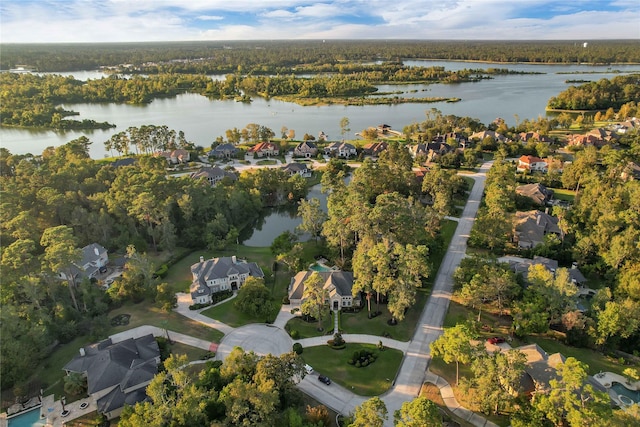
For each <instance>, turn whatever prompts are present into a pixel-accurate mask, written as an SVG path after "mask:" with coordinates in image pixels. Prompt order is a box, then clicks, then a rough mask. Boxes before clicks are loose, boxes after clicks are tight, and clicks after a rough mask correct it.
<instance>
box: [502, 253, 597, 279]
mask: <svg viewBox="0 0 640 427" xmlns="http://www.w3.org/2000/svg"><path fill="white" fill-rule="evenodd" d="M498 261H499V262H506V263H508V264H509V267H511V269H512V270H513V271H515V272H516V273H521V274H522V275H523V276H524V278H525V279H526V277H527V273H528V272H529V267H530V266H532V265H542V266H544V268H546V269H547V270H549V271H550V272H552V273H555V272H556V271H557V270H558V268H560V267H559V265H558V261H556V260H554V259H550V258H545V257H542V256H537V255H536V256H534V257H533V259H529V258H521V257H516V256H506V257H502V258H498ZM568 272H569V279H570V280H571V283H573V284H575V285H576V286H583V285H584V284H585V283H586V282H587V279H586V278H585V277H584V275H583V274H582V272H581V271H580V270H579V269H578V265H577V264H576V263H574V264H573V265H572V266H571V268H570V269H568Z"/></svg>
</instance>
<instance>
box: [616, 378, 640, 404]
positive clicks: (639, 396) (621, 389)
mask: <svg viewBox="0 0 640 427" xmlns="http://www.w3.org/2000/svg"><path fill="white" fill-rule="evenodd" d="M611 389H612V390H613V391H615V392H616V393H618V396H626V397H628V398H629V399H631V400H633V401H634V402H635V403H640V391H634V390H629V389H628V388H626V387H625V386H624V384H620V383H618V382H615V381H614V382H612V383H611Z"/></svg>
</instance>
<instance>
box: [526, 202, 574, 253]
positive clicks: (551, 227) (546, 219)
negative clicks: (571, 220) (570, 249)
mask: <svg viewBox="0 0 640 427" xmlns="http://www.w3.org/2000/svg"><path fill="white" fill-rule="evenodd" d="M547 234H555V235H557V236H558V237H559V238H560V239H562V238H563V237H564V235H563V233H562V230H560V227H559V226H558V218H556V217H554V216H551V215H549V214H547V213H546V212H541V211H537V210H532V211H527V212H516V215H515V221H514V241H515V242H516V243H517V244H518V247H520V248H525V249H530V248H535V247H536V246H538V245H541V244H542V243H544V236H546V235H547Z"/></svg>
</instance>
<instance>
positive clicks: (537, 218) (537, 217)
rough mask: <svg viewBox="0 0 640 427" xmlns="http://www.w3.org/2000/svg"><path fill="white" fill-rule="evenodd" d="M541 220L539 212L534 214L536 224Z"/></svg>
mask: <svg viewBox="0 0 640 427" xmlns="http://www.w3.org/2000/svg"><path fill="white" fill-rule="evenodd" d="M541 220H542V215H540V213H538V214H537V215H536V224H538V225H540V221H541Z"/></svg>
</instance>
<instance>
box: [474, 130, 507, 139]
mask: <svg viewBox="0 0 640 427" xmlns="http://www.w3.org/2000/svg"><path fill="white" fill-rule="evenodd" d="M485 138H493V140H494V141H496V142H498V141H499V142H506V140H507V138H505V137H504V136H503V135H501V134H499V133H498V132H495V131H492V130H483V131H481V132H475V133H473V134H471V136H470V137H469V140H470V141H472V140H476V141H484V140H485Z"/></svg>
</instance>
